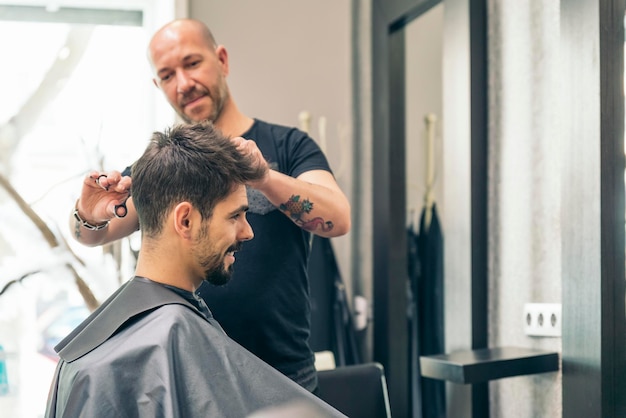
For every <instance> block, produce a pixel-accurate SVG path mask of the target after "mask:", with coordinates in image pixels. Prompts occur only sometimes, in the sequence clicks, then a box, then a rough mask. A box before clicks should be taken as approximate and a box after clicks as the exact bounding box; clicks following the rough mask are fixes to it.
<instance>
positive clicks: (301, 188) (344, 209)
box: [233, 138, 350, 237]
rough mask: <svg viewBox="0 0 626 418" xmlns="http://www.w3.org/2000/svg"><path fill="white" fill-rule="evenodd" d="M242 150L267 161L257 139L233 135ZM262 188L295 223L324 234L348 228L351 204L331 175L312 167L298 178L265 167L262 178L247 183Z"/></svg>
mask: <svg viewBox="0 0 626 418" xmlns="http://www.w3.org/2000/svg"><path fill="white" fill-rule="evenodd" d="M233 141H235V142H236V143H237V144H238V147H239V149H240V150H241V151H242V152H245V153H250V154H252V155H253V156H255V158H256V159H257V161H258V163H259V164H261V165H266V166H267V162H266V161H265V159H264V158H263V155H262V154H261V152H260V150H259V149H258V147H257V146H256V143H255V142H254V141H251V140H245V139H243V138H233ZM250 186H251V187H253V188H255V189H257V190H259V191H260V192H262V193H263V194H264V195H265V197H267V198H268V199H269V201H270V202H272V203H273V204H274V205H275V206H276V207H278V208H279V209H280V210H281V211H282V212H283V213H285V215H287V216H288V217H289V218H290V219H291V220H292V221H293V222H294V223H296V225H298V226H300V227H301V228H303V229H306V230H307V231H310V232H312V233H314V234H316V235H320V236H323V237H337V236H341V235H344V234H346V233H347V232H348V231H349V230H350V204H349V202H348V199H347V197H346V196H345V194H344V193H343V192H342V191H341V189H340V188H339V185H338V184H337V182H336V181H335V178H334V176H333V175H332V174H331V173H330V172H328V171H325V170H311V171H307V172H305V173H302V174H301V175H300V176H298V177H297V178H293V177H290V176H287V175H285V174H282V173H280V172H278V171H275V170H268V172H267V175H266V176H265V177H264V178H263V180H261V181H258V182H255V183H253V184H250Z"/></svg>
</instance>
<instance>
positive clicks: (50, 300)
mask: <svg viewBox="0 0 626 418" xmlns="http://www.w3.org/2000/svg"><path fill="white" fill-rule="evenodd" d="M4 3H5V2H2V1H1V0H0V39H2V42H0V56H2V62H3V65H2V66H0V92H2V93H0V94H1V97H2V100H0V174H1V175H2V176H3V178H4V179H5V180H7V181H8V182H9V183H10V185H11V187H12V188H13V189H14V190H15V192H16V193H17V194H19V196H21V198H23V199H24V200H25V201H26V203H27V204H28V206H29V207H30V208H32V209H33V210H34V211H35V212H36V214H37V215H38V216H39V217H40V218H41V219H42V220H43V221H44V222H45V225H46V227H47V228H49V229H50V231H51V232H52V233H53V235H54V237H55V239H54V240H53V241H55V242H56V243H57V245H52V244H51V242H50V241H47V240H46V238H45V236H44V235H43V234H42V232H41V230H39V229H38V228H37V227H36V226H35V223H33V221H32V220H31V219H29V217H27V216H26V214H25V213H24V211H23V210H22V208H20V207H19V206H18V204H17V203H16V201H15V199H14V198H13V197H12V196H11V195H10V194H9V193H8V192H7V191H6V188H4V187H0V291H2V294H0V345H1V346H2V349H3V351H2V352H0V411H2V416H7V417H9V416H10V417H16V418H22V417H23V418H35V417H40V416H43V413H44V410H45V402H46V398H47V395H48V389H49V386H50V382H51V379H52V374H53V372H54V368H55V366H56V361H57V359H56V354H55V353H54V351H53V348H54V345H56V343H58V341H59V340H60V339H61V338H63V337H64V336H65V335H67V333H68V332H69V331H71V330H72V329H73V328H74V327H75V326H76V325H77V324H78V323H80V321H82V319H84V318H85V316H86V315H87V314H88V312H89V310H88V309H87V307H86V305H85V300H84V298H83V296H82V295H81V293H80V292H79V291H78V286H77V284H76V281H75V277H74V273H73V270H74V271H75V272H76V273H77V274H78V275H79V276H80V278H81V279H82V280H84V282H85V283H86V284H87V286H88V287H89V289H90V291H91V292H92V293H93V295H94V296H95V297H96V299H97V300H98V301H100V302H101V301H103V300H104V299H105V298H106V297H107V296H108V295H109V294H110V293H111V292H112V291H113V290H114V289H116V288H117V287H118V286H119V284H120V283H121V282H123V281H125V280H127V279H128V278H130V275H131V274H132V271H133V268H134V256H133V251H132V250H134V249H136V247H137V246H138V243H137V241H138V236H136V235H134V236H133V237H131V239H127V240H122V241H120V242H118V243H116V244H114V245H110V246H107V247H104V248H102V247H100V248H87V247H84V246H82V245H80V244H77V243H76V242H75V241H73V239H72V238H71V237H70V236H69V233H70V231H69V228H68V222H69V221H68V220H69V214H70V209H71V208H72V207H73V205H74V202H75V200H76V198H77V197H78V194H79V192H80V188H81V184H82V179H83V177H84V175H85V174H86V173H87V172H89V171H90V170H92V169H98V168H103V169H105V170H110V169H116V170H120V171H121V170H123V169H124V168H125V167H126V166H127V165H129V164H130V163H132V162H133V161H134V160H135V159H136V158H138V157H139V155H141V152H142V151H143V149H144V148H145V145H146V143H147V140H148V139H149V137H150V135H151V133H152V132H153V131H154V130H161V129H162V128H163V127H164V126H167V125H169V124H171V123H172V122H173V121H174V115H173V113H172V112H170V111H169V110H167V111H165V110H164V109H166V108H167V104H166V102H165V99H164V98H163V97H161V96H162V95H161V93H160V92H158V90H157V89H156V88H155V87H154V85H153V84H152V82H151V77H150V69H149V66H148V62H147V59H146V47H147V43H148V39H149V36H150V35H151V33H152V32H153V31H154V29H155V27H154V23H150V24H147V23H146V14H154V11H152V10H148V11H147V10H146V8H145V7H136V8H134V9H132V10H131V9H128V7H127V8H126V9H124V10H114V9H111V4H110V2H103V3H104V5H105V6H106V7H108V9H98V8H97V7H93V8H92V9H76V8H71V9H68V8H63V7H61V8H59V7H55V8H54V9H49V10H46V9H45V8H42V7H37V8H32V9H28V7H30V6H24V5H23V4H20V5H19V6H8V5H6V4H4ZM13 3H16V2H13ZM20 3H23V2H20ZM129 3H132V2H126V3H125V4H126V5H127V6H128V4H129ZM139 3H141V2H139ZM143 3H145V4H148V3H149V2H147V1H144V2H143ZM155 3H156V2H155ZM159 3H160V4H162V5H163V4H165V3H166V2H159ZM90 7H91V4H90ZM51 12H52V13H51ZM54 13H57V15H56V17H55V16H54ZM29 16H32V18H33V19H34V20H32V21H29V19H28V17H29ZM164 115H165V116H166V117H164ZM75 255H76V256H78V257H79V258H80V259H81V260H82V261H83V264H81V263H80V262H79V261H78V258H77V257H75ZM69 266H71V267H69ZM72 269H73V270H72ZM11 283H12V284H11Z"/></svg>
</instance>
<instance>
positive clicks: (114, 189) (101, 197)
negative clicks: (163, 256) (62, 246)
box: [69, 171, 139, 247]
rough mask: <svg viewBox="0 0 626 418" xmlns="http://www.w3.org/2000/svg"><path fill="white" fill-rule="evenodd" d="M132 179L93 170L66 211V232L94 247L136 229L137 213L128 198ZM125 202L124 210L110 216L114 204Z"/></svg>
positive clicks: (117, 172) (130, 199) (82, 242)
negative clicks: (69, 208) (120, 214)
mask: <svg viewBox="0 0 626 418" xmlns="http://www.w3.org/2000/svg"><path fill="white" fill-rule="evenodd" d="M131 183H132V180H131V178H130V177H127V176H125V177H123V176H122V175H121V174H120V172H119V171H110V172H98V171H93V172H91V173H89V175H87V176H86V177H85V179H84V181H83V187H82V191H81V195H80V198H79V199H78V200H77V202H76V207H75V208H73V209H72V213H71V214H70V224H69V225H70V231H71V234H72V236H73V237H74V239H76V240H77V241H78V242H80V243H81V244H84V245H87V246H90V247H95V246H98V245H102V244H107V243H109V242H113V241H116V240H118V239H120V238H124V237H126V236H128V235H130V234H132V233H133V232H135V231H136V230H137V229H139V221H138V218H137V212H136V211H135V206H134V205H133V202H132V197H130V198H129V197H128V195H129V190H130V186H131ZM124 202H126V208H127V211H128V213H127V214H126V216H125V217H123V218H116V217H115V215H114V210H115V205H120V204H122V203H124Z"/></svg>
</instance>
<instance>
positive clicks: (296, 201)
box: [279, 195, 333, 232]
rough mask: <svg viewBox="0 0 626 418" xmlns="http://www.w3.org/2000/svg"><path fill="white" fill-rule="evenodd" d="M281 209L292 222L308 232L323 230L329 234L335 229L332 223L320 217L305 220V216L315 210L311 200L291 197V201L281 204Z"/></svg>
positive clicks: (298, 196)
mask: <svg viewBox="0 0 626 418" xmlns="http://www.w3.org/2000/svg"><path fill="white" fill-rule="evenodd" d="M279 209H280V210H281V211H283V212H285V213H286V214H287V215H289V217H290V218H291V220H293V221H294V222H295V223H296V224H297V225H298V226H300V228H302V229H304V230H306V231H310V232H315V230H317V229H321V230H322V231H324V232H328V231H330V230H331V229H333V223H332V221H324V219H323V218H322V217H320V216H317V217H315V218H312V219H304V218H303V215H305V214H309V213H311V211H312V210H313V202H311V201H310V200H309V199H301V198H300V195H291V197H290V198H289V200H287V201H286V202H285V203H281V204H280V206H279Z"/></svg>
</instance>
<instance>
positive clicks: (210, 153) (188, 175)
mask: <svg viewBox="0 0 626 418" xmlns="http://www.w3.org/2000/svg"><path fill="white" fill-rule="evenodd" d="M265 173H266V172H265V169H264V168H262V167H261V166H259V165H257V164H255V163H254V162H253V160H252V158H251V157H250V156H247V155H244V154H242V153H240V152H239V151H238V150H237V147H236V145H235V144H234V143H233V142H232V141H231V140H230V139H229V138H228V137H226V136H225V135H223V134H222V133H221V131H219V130H218V129H217V128H215V127H214V126H213V124H212V123H210V122H201V123H196V124H191V125H183V124H180V125H175V126H173V127H171V128H168V129H166V130H165V131H163V132H154V133H153V135H152V139H151V141H150V143H149V145H148V147H147V148H146V150H145V152H144V154H143V155H142V156H141V158H139V160H137V162H135V164H134V165H133V167H132V177H133V185H132V195H133V202H134V204H135V207H136V209H137V215H138V217H139V223H140V225H141V230H142V233H143V234H144V236H156V235H158V234H159V233H160V232H161V229H162V227H163V223H164V221H165V218H166V217H167V216H168V214H169V212H170V211H171V210H172V209H173V208H174V207H175V206H176V205H177V204H178V203H180V202H183V201H187V202H190V203H191V204H192V205H193V206H194V207H195V208H196V209H198V211H199V212H200V214H201V215H202V217H203V219H208V218H210V217H211V215H212V213H213V209H214V208H215V205H216V204H217V203H219V202H220V201H221V200H223V199H225V198H226V197H227V196H228V195H229V194H230V193H231V192H232V191H233V189H234V188H235V187H236V186H238V185H242V184H245V183H247V182H250V181H255V180H260V179H261V178H262V177H263V176H264V175H265Z"/></svg>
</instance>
